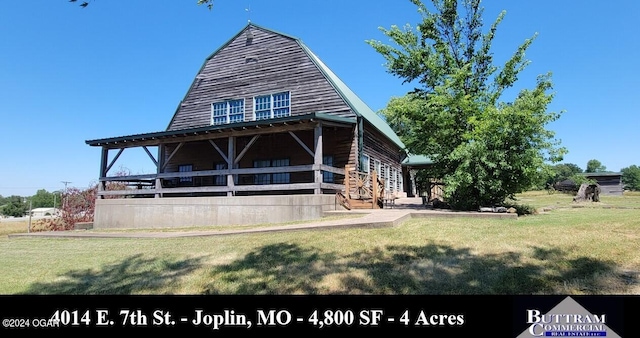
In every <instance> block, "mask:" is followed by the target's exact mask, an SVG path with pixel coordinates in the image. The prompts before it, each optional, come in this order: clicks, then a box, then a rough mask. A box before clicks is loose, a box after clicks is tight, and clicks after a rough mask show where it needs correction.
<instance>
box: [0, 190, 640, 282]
mask: <svg viewBox="0 0 640 338" xmlns="http://www.w3.org/2000/svg"><path fill="white" fill-rule="evenodd" d="M518 203H521V204H528V205H531V206H535V207H536V208H538V209H539V210H546V211H544V212H541V213H539V214H536V215H529V216H521V217H519V218H518V219H517V220H508V219H486V218H478V219H475V218H434V219H413V220H410V221H408V222H406V223H404V224H402V225H400V226H397V227H394V228H378V229H334V230H316V231H294V232H277V233H259V234H244V235H229V236H221V237H216V236H211V237H200V238H169V239H125V238H115V239H64V238H8V237H7V236H6V235H7V234H8V233H10V232H24V231H25V230H26V226H24V224H12V223H7V222H0V262H2V264H0V294H640V254H639V250H640V195H626V196H622V197H607V196H605V197H603V198H602V202H601V203H582V204H580V205H577V204H575V203H572V201H571V196H569V195H563V194H552V195H549V194H547V193H546V192H529V193H525V194H522V195H520V196H518ZM543 208H544V209H543Z"/></svg>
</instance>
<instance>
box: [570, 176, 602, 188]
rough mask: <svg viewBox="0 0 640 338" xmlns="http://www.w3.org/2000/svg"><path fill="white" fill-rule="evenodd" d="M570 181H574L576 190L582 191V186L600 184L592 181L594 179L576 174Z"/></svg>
mask: <svg viewBox="0 0 640 338" xmlns="http://www.w3.org/2000/svg"><path fill="white" fill-rule="evenodd" d="M568 179H569V180H571V181H573V182H574V183H575V184H576V190H577V189H580V186H581V185H583V184H596V183H598V182H596V180H594V179H592V178H587V177H586V176H584V175H579V174H575V175H573V176H571V177H569V178H568Z"/></svg>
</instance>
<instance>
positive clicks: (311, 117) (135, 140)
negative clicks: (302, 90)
mask: <svg viewBox="0 0 640 338" xmlns="http://www.w3.org/2000/svg"><path fill="white" fill-rule="evenodd" d="M314 121H327V122H333V123H337V124H344V125H353V124H356V120H355V119H351V118H346V117H339V116H334V115H329V114H325V113H310V114H305V115H296V116H287V117H280V118H273V119H264V120H258V121H245V122H237V123H229V124H221V125H211V126H206V127H198V128H188V129H180V130H171V131H159V132H151V133H145V134H134V135H127V136H117V137H110V138H103V139H95V140H86V141H85V143H86V144H88V145H90V146H94V147H108V146H112V147H123V144H127V145H128V146H136V145H138V144H141V143H144V144H148V143H149V142H150V141H151V142H154V141H155V142H157V143H161V141H162V140H165V139H169V138H176V137H181V136H197V135H204V134H209V133H211V132H212V131H215V132H233V131H235V130H238V129H240V130H247V129H252V128H253V129H258V128H262V127H265V126H266V127H273V126H283V125H287V124H288V123H291V122H297V123H305V122H307V123H308V122H314Z"/></svg>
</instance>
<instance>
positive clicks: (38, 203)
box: [31, 189, 61, 209]
mask: <svg viewBox="0 0 640 338" xmlns="http://www.w3.org/2000/svg"><path fill="white" fill-rule="evenodd" d="M60 201H61V197H60V192H48V191H47V190H45V189H40V190H38V191H37V192H36V194H35V195H33V196H32V197H31V202H32V207H33V208H34V209H35V208H45V207H50V208H53V207H54V204H55V207H59V206H60Z"/></svg>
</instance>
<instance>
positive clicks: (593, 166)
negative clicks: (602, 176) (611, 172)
mask: <svg viewBox="0 0 640 338" xmlns="http://www.w3.org/2000/svg"><path fill="white" fill-rule="evenodd" d="M606 171H607V167H605V166H603V165H602V163H600V161H598V160H589V162H587V169H586V170H585V172H587V173H603V172H606Z"/></svg>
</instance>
